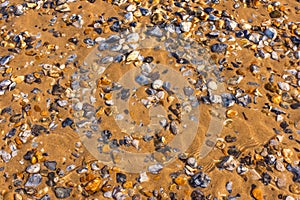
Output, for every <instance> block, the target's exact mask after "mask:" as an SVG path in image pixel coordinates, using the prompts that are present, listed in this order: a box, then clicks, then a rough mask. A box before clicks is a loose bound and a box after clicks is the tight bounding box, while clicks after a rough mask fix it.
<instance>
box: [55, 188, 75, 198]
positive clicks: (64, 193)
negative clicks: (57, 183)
mask: <svg viewBox="0 0 300 200" xmlns="http://www.w3.org/2000/svg"><path fill="white" fill-rule="evenodd" d="M71 192H72V188H65V187H56V188H54V193H55V196H56V198H58V199H65V198H67V197H69V196H70V194H71Z"/></svg>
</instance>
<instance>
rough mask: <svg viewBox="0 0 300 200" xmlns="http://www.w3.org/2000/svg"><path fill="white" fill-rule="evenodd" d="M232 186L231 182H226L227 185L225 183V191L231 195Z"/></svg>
mask: <svg viewBox="0 0 300 200" xmlns="http://www.w3.org/2000/svg"><path fill="white" fill-rule="evenodd" d="M232 185H233V183H232V181H228V182H227V183H226V186H225V187H226V190H227V191H228V192H229V193H230V194H231V193H232Z"/></svg>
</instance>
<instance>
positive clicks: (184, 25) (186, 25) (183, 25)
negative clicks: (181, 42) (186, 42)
mask: <svg viewBox="0 0 300 200" xmlns="http://www.w3.org/2000/svg"><path fill="white" fill-rule="evenodd" d="M191 27H192V22H181V23H180V29H181V31H183V32H189V31H190V29H191Z"/></svg>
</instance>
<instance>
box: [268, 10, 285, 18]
mask: <svg viewBox="0 0 300 200" xmlns="http://www.w3.org/2000/svg"><path fill="white" fill-rule="evenodd" d="M281 16H282V14H281V12H280V11H278V10H274V11H272V12H270V17H271V18H279V17H281Z"/></svg>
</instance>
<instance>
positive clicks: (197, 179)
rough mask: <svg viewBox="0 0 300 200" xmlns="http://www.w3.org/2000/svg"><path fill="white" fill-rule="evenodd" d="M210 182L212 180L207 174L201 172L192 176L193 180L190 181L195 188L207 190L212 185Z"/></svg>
mask: <svg viewBox="0 0 300 200" xmlns="http://www.w3.org/2000/svg"><path fill="white" fill-rule="evenodd" d="M210 180H211V179H210V177H209V176H208V175H207V174H205V173H204V172H199V173H197V174H195V175H194V176H192V178H191V179H189V184H190V185H191V186H192V187H194V188H196V187H201V188H207V187H208V185H209V183H210Z"/></svg>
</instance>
